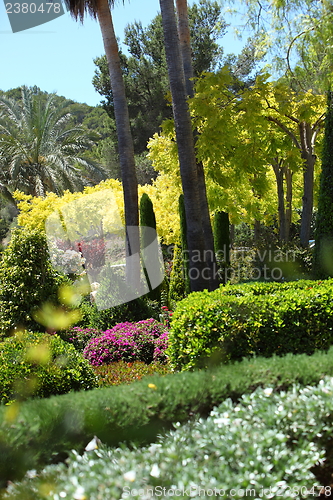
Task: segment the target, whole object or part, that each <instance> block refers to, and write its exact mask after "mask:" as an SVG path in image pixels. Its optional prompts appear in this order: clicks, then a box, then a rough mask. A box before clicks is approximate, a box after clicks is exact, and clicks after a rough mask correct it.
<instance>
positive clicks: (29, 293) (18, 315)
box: [0, 229, 68, 338]
mask: <svg viewBox="0 0 333 500" xmlns="http://www.w3.org/2000/svg"><path fill="white" fill-rule="evenodd" d="M63 283H68V279H67V278H66V277H65V276H63V275H61V274H59V273H58V272H57V271H55V270H54V269H53V268H52V266H51V263H50V259H49V254H48V249H47V243H46V237H45V235H44V234H43V233H42V232H40V231H36V230H34V231H33V230H29V231H28V230H26V229H15V230H14V231H13V232H12V239H11V241H10V243H9V245H8V246H7V247H6V249H5V251H4V253H3V259H2V261H1V262H0V338H1V337H5V336H7V335H9V334H10V332H11V331H13V330H14V329H15V328H16V327H19V328H22V329H29V330H31V331H43V330H44V327H42V326H41V325H40V324H38V323H37V322H36V321H35V320H34V319H33V311H34V310H35V309H38V308H39V307H41V306H42V305H43V303H45V302H46V301H48V302H53V303H55V304H57V303H58V289H59V287H60V285H61V284H63Z"/></svg>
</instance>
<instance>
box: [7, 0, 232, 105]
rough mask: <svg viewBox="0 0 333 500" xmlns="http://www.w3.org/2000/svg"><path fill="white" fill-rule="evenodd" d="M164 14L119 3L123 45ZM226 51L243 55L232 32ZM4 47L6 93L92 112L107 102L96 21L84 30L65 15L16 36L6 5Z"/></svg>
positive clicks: (149, 4)
mask: <svg viewBox="0 0 333 500" xmlns="http://www.w3.org/2000/svg"><path fill="white" fill-rule="evenodd" d="M46 1H48V0H46ZM5 2H7V0H5ZM190 3H192V2H190ZM158 12H159V1H158V0H144V2H142V1H141V2H138V1H137V0H133V1H132V2H131V3H129V2H128V0H125V3H124V4H122V3H120V2H118V3H117V4H116V5H115V7H114V9H113V11H112V17H113V22H114V27H115V31H116V34H117V37H119V39H120V40H121V41H122V40H123V34H124V28H125V26H126V25H127V24H128V23H131V22H134V21H135V20H137V21H139V20H140V21H141V22H142V24H143V25H144V26H147V25H148V24H149V22H150V21H151V20H152V19H153V17H154V16H155V15H156V14H157V13H158ZM222 45H223V46H224V47H225V53H231V52H234V53H237V52H239V50H240V48H241V43H240V42H239V41H238V40H236V39H235V37H234V35H233V33H232V28H230V29H229V34H228V35H227V36H226V37H224V38H223V43H222ZM0 47H1V50H0V68H1V73H0V89H1V90H8V89H10V88H15V87H19V86H21V85H28V86H32V85H37V86H38V87H40V88H41V89H42V90H44V91H47V92H57V94H59V95H63V96H65V97H67V98H68V99H73V100H74V101H77V102H86V103H87V104H89V105H91V106H95V105H96V104H98V103H99V102H100V100H101V96H100V95H99V94H98V93H97V92H96V91H95V89H94V87H93V85H92V83H91V80H92V78H93V75H94V70H95V65H94V63H93V59H94V58H95V57H98V56H100V55H102V54H103V52H104V50H103V41H102V36H101V33H100V29H99V25H98V22H97V21H95V20H93V19H91V18H90V17H87V18H86V19H85V21H84V23H83V25H82V24H81V23H80V22H76V21H75V20H74V19H73V18H72V17H71V16H70V14H69V13H68V12H67V11H65V14H64V15H63V16H60V17H58V18H57V19H54V20H53V21H50V22H48V23H46V24H43V25H41V26H38V27H36V28H31V29H29V30H25V31H21V32H18V33H12V31H11V26H10V23H9V20H8V17H7V14H6V9H5V3H4V2H3V1H2V0H0Z"/></svg>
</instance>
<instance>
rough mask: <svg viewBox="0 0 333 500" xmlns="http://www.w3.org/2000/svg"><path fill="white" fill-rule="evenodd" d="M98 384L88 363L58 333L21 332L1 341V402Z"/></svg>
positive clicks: (44, 395)
mask: <svg viewBox="0 0 333 500" xmlns="http://www.w3.org/2000/svg"><path fill="white" fill-rule="evenodd" d="M94 387H97V381H96V377H95V375H94V372H93V370H92V368H91V366H90V365H89V363H88V362H87V361H86V360H85V359H84V358H83V356H82V355H81V354H80V353H78V352H77V351H76V350H75V349H74V347H73V346H71V345H70V344H68V343H67V342H64V341H63V340H61V338H60V337H58V335H49V334H47V333H31V332H27V333H20V334H18V335H14V336H13V337H8V338H6V339H5V340H4V341H3V342H1V343H0V402H1V403H8V402H10V401H13V400H18V401H21V400H24V399H27V398H29V397H32V396H33V397H43V398H45V397H49V396H52V395H55V394H65V393H66V392H69V391H71V390H75V391H79V390H82V389H93V388H94Z"/></svg>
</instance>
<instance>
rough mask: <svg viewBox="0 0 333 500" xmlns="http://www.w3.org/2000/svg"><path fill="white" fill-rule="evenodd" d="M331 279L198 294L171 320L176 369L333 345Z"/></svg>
mask: <svg viewBox="0 0 333 500" xmlns="http://www.w3.org/2000/svg"><path fill="white" fill-rule="evenodd" d="M332 295H333V280H327V281H307V280H302V281H299V282H289V283H282V284H281V283H247V284H243V285H227V286H224V287H220V288H219V289H218V290H215V291H214V292H208V291H203V292H196V293H192V294H190V295H189V296H188V297H187V298H186V299H184V300H183V301H181V302H180V303H179V304H178V305H177V308H176V311H175V313H174V315H173V317H172V321H171V330H170V334H169V348H168V350H167V355H168V357H169V361H170V363H171V366H172V367H173V368H175V369H177V370H187V369H192V368H195V367H205V366H207V365H208V364H209V363H216V362H221V361H222V362H228V361H235V360H241V359H242V358H244V357H250V356H265V357H269V356H272V355H273V354H277V355H285V354H287V353H293V354H302V353H305V354H309V355H310V354H313V353H314V352H315V351H316V350H327V349H328V348H329V347H330V346H331V345H332V344H333V306H332Z"/></svg>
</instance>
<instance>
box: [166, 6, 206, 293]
mask: <svg viewBox="0 0 333 500" xmlns="http://www.w3.org/2000/svg"><path fill="white" fill-rule="evenodd" d="M160 6H161V14H162V23H163V32H164V45H165V53H166V59H167V65H168V75H169V83H170V89H171V95H172V107H173V115H174V120H175V128H176V138H177V145H178V157H179V163H180V174H181V179H182V186H183V193H184V204H185V213H186V224H187V241H188V248H189V261H190V269H189V273H190V282H191V290H192V291H198V290H203V289H205V288H209V276H207V267H206V265H205V260H204V257H205V242H204V236H203V227H202V219H201V208H200V196H199V190H198V172H197V166H196V158H195V153H194V139H193V132H192V124H191V116H190V112H189V108H188V104H187V100H186V97H187V96H186V87H185V76H184V68H183V62H182V57H181V52H180V46H179V37H178V31H177V21H176V16H175V10H174V3H173V0H160ZM208 274H210V269H209V268H208Z"/></svg>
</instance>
